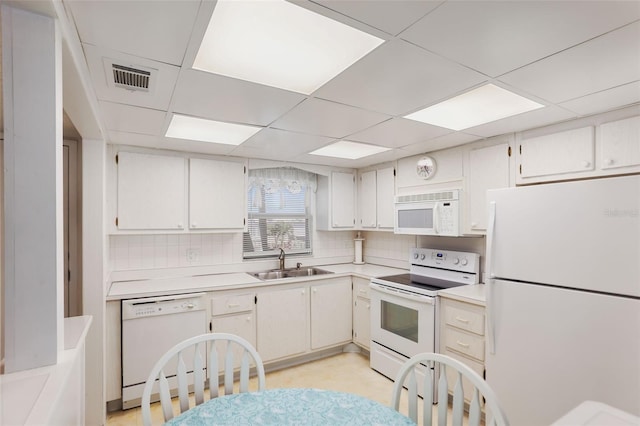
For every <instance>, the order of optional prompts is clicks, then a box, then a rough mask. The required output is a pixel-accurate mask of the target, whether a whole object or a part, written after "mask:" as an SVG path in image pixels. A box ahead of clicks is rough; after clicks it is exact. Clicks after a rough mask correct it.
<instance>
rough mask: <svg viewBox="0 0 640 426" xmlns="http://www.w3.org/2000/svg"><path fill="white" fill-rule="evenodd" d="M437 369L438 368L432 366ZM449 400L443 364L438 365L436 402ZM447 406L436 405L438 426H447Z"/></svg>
mask: <svg viewBox="0 0 640 426" xmlns="http://www.w3.org/2000/svg"><path fill="white" fill-rule="evenodd" d="M434 368H438V366H437V365H436V366H434ZM448 400H449V382H448V381H447V371H446V369H445V366H444V365H443V364H440V379H439V380H438V401H448ZM448 415H449V412H448V410H447V404H438V426H446V425H447V416H448Z"/></svg>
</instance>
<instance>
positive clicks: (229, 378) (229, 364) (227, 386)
mask: <svg viewBox="0 0 640 426" xmlns="http://www.w3.org/2000/svg"><path fill="white" fill-rule="evenodd" d="M233 364H234V362H233V347H232V346H231V343H227V354H226V355H225V359H224V394H225V395H231V394H232V393H233Z"/></svg>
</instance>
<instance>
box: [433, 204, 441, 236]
mask: <svg viewBox="0 0 640 426" xmlns="http://www.w3.org/2000/svg"><path fill="white" fill-rule="evenodd" d="M433 230H434V232H435V233H436V234H439V233H440V203H435V204H434V205H433Z"/></svg>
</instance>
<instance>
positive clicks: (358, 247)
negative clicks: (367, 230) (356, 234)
mask: <svg viewBox="0 0 640 426" xmlns="http://www.w3.org/2000/svg"><path fill="white" fill-rule="evenodd" d="M353 241H354V243H355V255H354V261H353V263H355V264H356V265H363V264H364V262H363V261H362V242H363V241H364V238H355V239H354V240H353Z"/></svg>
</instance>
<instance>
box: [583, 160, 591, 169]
mask: <svg viewBox="0 0 640 426" xmlns="http://www.w3.org/2000/svg"><path fill="white" fill-rule="evenodd" d="M582 165H583V166H584V168H585V169H587V168H589V167H591V161H587V160H585V161H583V162H582Z"/></svg>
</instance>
